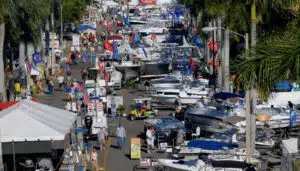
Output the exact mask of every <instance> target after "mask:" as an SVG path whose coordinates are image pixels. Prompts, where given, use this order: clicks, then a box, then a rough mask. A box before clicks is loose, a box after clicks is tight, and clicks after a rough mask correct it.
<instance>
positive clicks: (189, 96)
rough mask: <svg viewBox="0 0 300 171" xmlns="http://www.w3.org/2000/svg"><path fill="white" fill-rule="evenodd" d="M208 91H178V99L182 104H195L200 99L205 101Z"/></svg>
mask: <svg viewBox="0 0 300 171" xmlns="http://www.w3.org/2000/svg"><path fill="white" fill-rule="evenodd" d="M208 94H209V93H208V91H205V90H204V91H194V90H190V89H186V90H184V91H180V93H179V99H180V101H181V103H182V104H187V105H188V104H195V103H197V102H198V101H199V100H200V99H203V100H204V98H205V99H206V98H207V97H208Z"/></svg>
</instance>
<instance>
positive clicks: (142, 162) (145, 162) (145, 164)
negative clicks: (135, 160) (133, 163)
mask: <svg viewBox="0 0 300 171" xmlns="http://www.w3.org/2000/svg"><path fill="white" fill-rule="evenodd" d="M140 166H141V167H150V166H151V160H150V159H149V158H144V159H141V160H140Z"/></svg>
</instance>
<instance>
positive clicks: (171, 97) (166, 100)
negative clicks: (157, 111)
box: [150, 89, 180, 105]
mask: <svg viewBox="0 0 300 171" xmlns="http://www.w3.org/2000/svg"><path fill="white" fill-rule="evenodd" d="M179 92H180V90H179V89H160V90H156V91H155V92H154V94H150V96H151V97H152V98H153V100H154V101H158V102H160V103H161V104H165V105H168V104H174V103H175V100H176V98H177V97H178V96H179Z"/></svg>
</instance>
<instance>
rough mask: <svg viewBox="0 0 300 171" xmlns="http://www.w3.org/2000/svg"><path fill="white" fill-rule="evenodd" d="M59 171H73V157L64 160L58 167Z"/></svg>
mask: <svg viewBox="0 0 300 171" xmlns="http://www.w3.org/2000/svg"><path fill="white" fill-rule="evenodd" d="M59 170H60V171H74V170H75V161H74V158H73V157H70V158H64V160H63V161H62V164H61V166H60V169H59Z"/></svg>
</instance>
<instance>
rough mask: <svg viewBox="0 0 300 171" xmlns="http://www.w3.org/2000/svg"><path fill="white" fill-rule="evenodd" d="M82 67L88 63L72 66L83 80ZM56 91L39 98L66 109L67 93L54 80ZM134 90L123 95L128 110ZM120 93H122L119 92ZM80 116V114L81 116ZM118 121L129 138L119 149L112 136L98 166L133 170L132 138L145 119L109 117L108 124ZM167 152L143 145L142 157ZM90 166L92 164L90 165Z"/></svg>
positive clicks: (109, 170)
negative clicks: (153, 149)
mask: <svg viewBox="0 0 300 171" xmlns="http://www.w3.org/2000/svg"><path fill="white" fill-rule="evenodd" d="M82 67H86V68H87V67H88V64H80V65H73V66H71V69H72V78H73V79H77V80H81V74H80V72H81V68H82ZM54 84H55V85H54V92H53V94H52V95H42V96H39V97H38V100H39V101H40V102H41V103H43V104H47V105H50V106H54V107H57V108H61V109H65V102H64V99H65V93H64V91H61V90H58V85H57V83H55V82H54ZM133 91H134V90H127V91H126V94H125V96H124V97H123V98H124V99H123V101H124V105H125V106H126V107H127V108H126V111H127V110H129V106H130V105H131V104H132V102H133V99H134V98H135V97H137V96H138V94H137V93H136V92H133ZM119 94H121V93H120V92H119ZM168 113H169V112H160V114H161V115H167V114H168ZM79 117H80V116H79ZM118 122H120V123H121V124H122V125H123V126H124V128H125V130H126V132H127V138H126V144H125V147H124V148H123V149H122V150H120V149H117V148H116V147H117V141H116V139H115V138H114V137H110V138H109V140H108V142H107V144H108V145H107V148H106V149H105V151H103V152H100V151H98V166H99V167H100V168H103V170H105V171H118V170H122V171H132V170H133V168H134V167H135V166H136V165H139V160H131V159H130V139H131V138H136V137H139V136H140V135H141V134H142V133H143V131H144V121H143V120H136V121H129V120H128V119H127V118H125V117H122V118H120V119H119V120H118V121H114V120H111V119H108V125H116V124H117V123H118ZM112 131H113V132H114V131H115V128H114V127H112ZM141 142H142V144H144V141H143V140H142V141H141ZM92 144H93V145H96V142H92ZM164 155H166V154H160V153H155V152H153V153H151V154H147V153H146V147H142V153H141V156H142V158H145V157H152V158H158V157H162V156H164ZM88 168H90V165H89V166H88Z"/></svg>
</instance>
